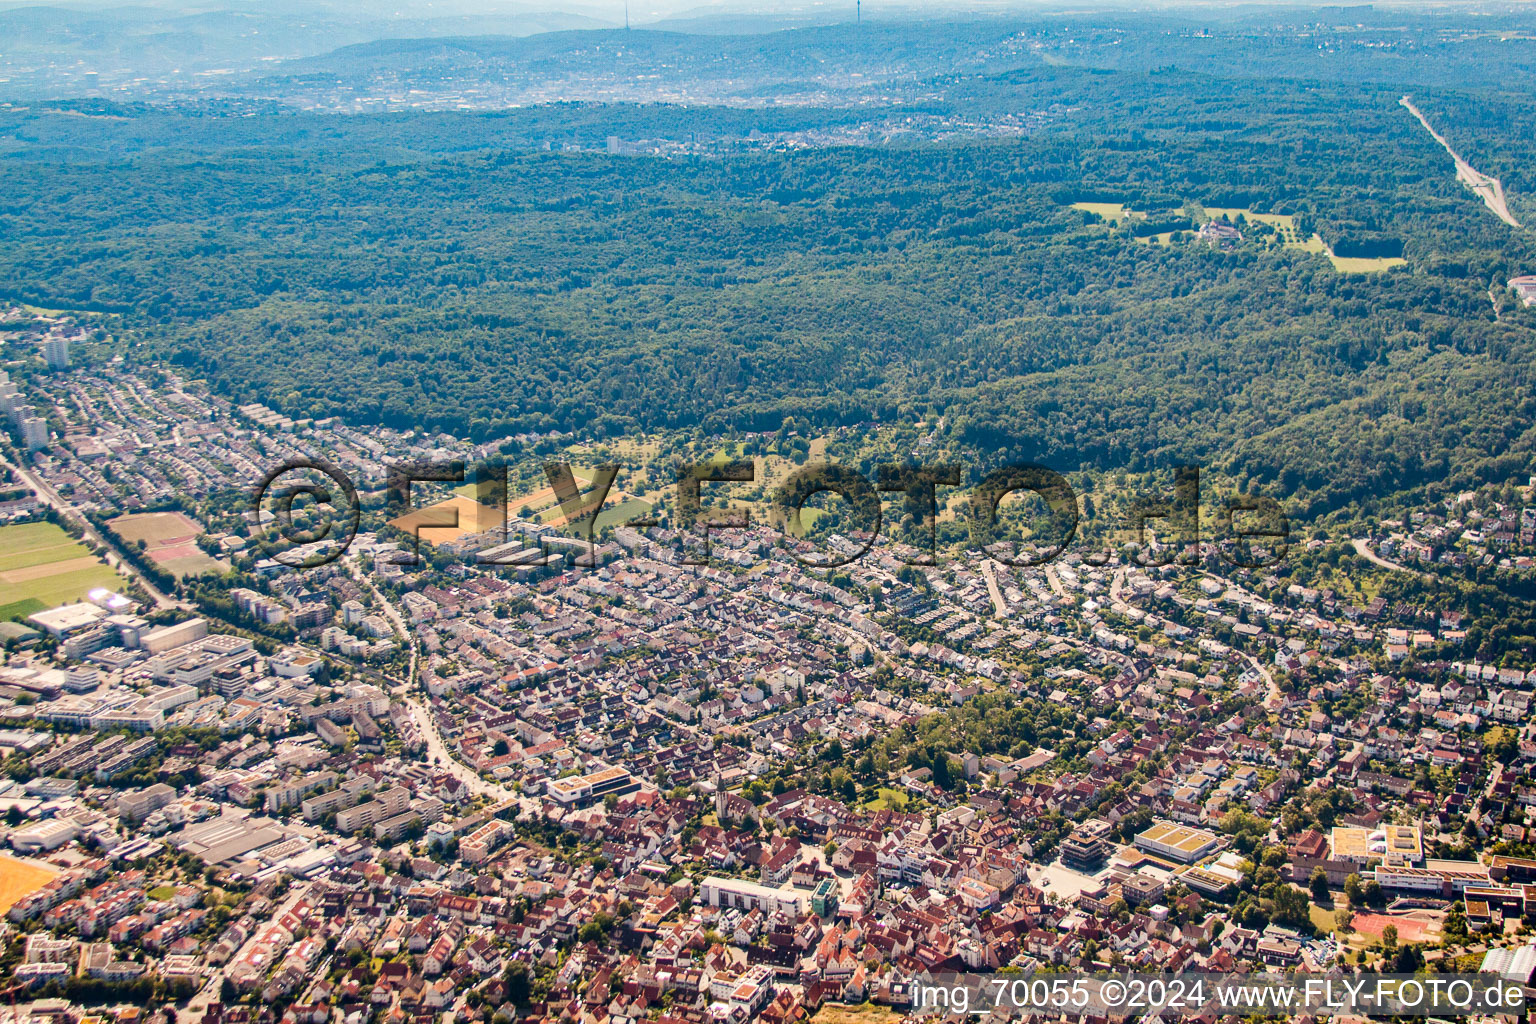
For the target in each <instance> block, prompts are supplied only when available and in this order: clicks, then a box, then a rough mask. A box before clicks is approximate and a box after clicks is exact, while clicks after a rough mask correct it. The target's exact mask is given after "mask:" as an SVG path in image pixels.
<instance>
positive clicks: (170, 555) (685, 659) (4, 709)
mask: <svg viewBox="0 0 1536 1024" xmlns="http://www.w3.org/2000/svg"><path fill="white" fill-rule="evenodd" d="M12 312H13V314H14V315H16V316H17V317H19V318H21V317H20V313H19V311H12ZM21 319H24V320H25V322H26V323H27V324H29V325H30V326H28V327H25V328H21V327H18V328H17V330H16V332H15V333H13V335H12V336H11V337H10V340H9V341H8V344H9V345H10V346H11V348H13V349H16V348H19V347H21V346H30V348H29V349H28V351H30V352H32V353H33V355H34V358H33V359H32V362H31V363H29V364H28V367H27V369H26V372H25V373H24V374H22V375H19V376H18V377H17V378H16V379H11V377H10V376H9V375H7V376H6V377H5V379H4V381H3V382H0V407H3V411H4V412H5V413H6V416H7V427H8V428H9V434H8V438H7V441H6V447H5V463H4V472H5V473H6V475H7V479H6V480H5V482H4V487H5V490H4V493H3V494H0V517H3V519H4V521H5V522H6V523H7V525H5V526H4V527H0V552H3V553H0V566H3V568H0V580H3V581H4V591H3V592H4V595H5V597H4V599H3V600H0V605H4V608H3V609H0V611H3V612H4V614H5V616H6V621H4V622H0V638H3V640H4V642H5V655H4V664H3V667H0V716H3V719H4V721H3V722H0V747H3V748H4V755H5V759H4V762H3V763H4V768H5V774H4V778H3V780H0V794H3V805H4V815H5V821H4V825H3V828H0V841H3V844H4V846H5V847H6V848H8V850H9V853H8V854H7V855H6V857H5V858H4V859H3V860H0V905H3V906H4V908H5V909H4V917H5V923H4V925H3V931H0V952H3V956H0V971H3V977H0V985H4V987H5V990H6V993H7V995H8V996H9V1002H10V1005H11V1009H9V1010H3V1009H0V1015H6V1014H9V1015H10V1016H7V1017H6V1019H13V1018H14V1019H18V1020H19V1019H20V1017H19V1016H17V1015H18V1014H19V1013H20V1012H21V1011H20V1010H18V1009H17V1008H18V1007H22V1006H25V1007H28V1008H29V1009H28V1010H27V1013H28V1014H29V1017H28V1019H31V1020H43V1019H47V1020H51V1021H58V1022H62V1021H88V1020H92V1021H93V1020H97V1019H99V1018H98V1017H97V1016H95V1015H98V1014H100V1013H102V1012H104V1008H109V1009H110V1010H111V1011H112V1013H113V1014H114V1015H115V1019H116V1020H118V1021H124V1020H130V1021H132V1020H155V1021H164V1022H192V1021H204V1022H207V1024H242V1022H250V1024H269V1022H282V1024H328V1022H335V1024H363V1022H367V1021H387V1022H400V1021H407V1020H409V1021H422V1022H424V1021H432V1020H443V1021H477V1020H493V1021H497V1022H511V1021H520V1022H521V1021H526V1022H551V1024H553V1022H557V1021H562V1022H572V1024H634V1022H639V1021H642V1020H648V1021H659V1022H663V1024H727V1022H730V1024H744V1022H746V1021H749V1020H761V1021H765V1022H768V1024H790V1022H794V1021H799V1020H804V1019H809V1018H811V1017H812V1016H815V1015H817V1014H818V1013H822V1012H825V1011H826V1010H827V1008H829V1007H831V1008H842V1009H844V1010H846V1011H847V1012H848V1013H855V1012H856V1013H858V1014H860V1015H869V1016H870V1017H871V1018H872V1019H873V1020H882V1019H886V1018H890V1019H894V1018H895V1017H897V1016H900V1015H903V1014H906V1013H907V1012H909V1011H910V1010H911V1009H912V1006H913V1001H914V986H916V985H918V984H920V983H921V982H922V981H923V980H924V979H928V978H931V977H933V976H935V975H936V974H939V973H942V972H949V971H997V970H1003V969H1011V970H1015V971H1017V972H1021V973H1025V974H1029V973H1034V972H1042V971H1052V970H1058V969H1063V968H1074V969H1083V970H1093V969H1106V970H1107V969H1157V970H1180V969H1210V970H1215V971H1259V970H1265V969H1269V970H1284V969H1288V968H1298V969H1305V970H1315V971H1324V972H1326V971H1329V970H1333V969H1335V968H1339V967H1349V968H1351V969H1354V968H1361V967H1367V968H1371V969H1377V970H1382V971H1397V972H1403V973H1408V972H1413V971H1420V970H1463V971H1479V970H1481V971H1486V972H1492V973H1496V974H1499V975H1500V976H1502V977H1505V978H1507V979H1510V980H1512V981H1515V982H1516V983H1518V984H1522V985H1528V984H1529V983H1530V982H1531V976H1532V973H1533V971H1536V942H1533V938H1532V924H1533V922H1536V782H1533V781H1532V778H1533V774H1536V727H1533V725H1532V722H1533V717H1532V713H1531V703H1532V695H1533V691H1536V668H1529V667H1522V666H1520V665H1518V664H1515V663H1512V662H1509V663H1501V664H1484V663H1481V662H1479V661H1478V660H1477V659H1476V658H1475V657H1474V656H1473V654H1472V653H1471V652H1469V651H1468V650H1467V644H1466V640H1467V632H1466V629H1465V624H1464V623H1463V622H1462V621H1461V618H1460V616H1459V615H1458V614H1456V613H1455V612H1453V611H1450V610H1441V609H1436V608H1426V607H1420V606H1407V605H1404V604H1402V603H1398V604H1393V603H1390V602H1388V601H1387V600H1385V599H1384V598H1381V597H1379V596H1377V597H1375V598H1374V599H1370V600H1366V599H1364V598H1363V597H1361V596H1359V595H1358V594H1356V593H1353V592H1351V593H1347V594H1346V593H1344V592H1341V591H1338V590H1336V589H1333V588H1326V587H1323V588H1319V587H1312V586H1308V585H1306V584H1305V583H1301V582H1295V581H1294V580H1293V579H1292V578H1291V577H1290V576H1281V575H1277V572H1278V570H1271V569H1266V568H1257V569H1250V568H1241V567H1237V566H1232V565H1229V564H1227V563H1223V562H1222V561H1220V560H1219V559H1217V558H1214V557H1211V558H1204V559H1202V560H1200V561H1198V562H1197V563H1196V564H1194V565H1186V564H1179V563H1178V562H1177V561H1172V560H1169V561H1168V562H1167V564H1164V565H1158V564H1156V562H1155V561H1152V562H1148V563H1147V564H1143V563H1142V562H1140V561H1138V560H1137V559H1135V558H1132V557H1123V556H1121V555H1115V556H1113V557H1111V558H1109V559H1107V560H1099V559H1089V558H1084V557H1082V556H1081V555H1078V554H1073V553H1068V554H1066V555H1065V556H1064V557H1062V558H1060V559H1058V560H1056V561H1054V562H1050V563H1047V564H1044V565H1040V566H1035V567H1023V566H1015V565H1008V564H1005V563H1004V562H1002V561H999V560H997V559H995V558H991V557H988V556H987V555H986V554H985V553H983V552H980V551H971V552H967V553H959V554H956V555H955V556H954V557H950V558H946V559H943V560H940V561H939V563H938V564H936V565H924V564H922V562H923V560H922V558H921V555H920V552H919V551H918V550H917V549H916V548H913V547H911V546H910V545H908V544H907V543H905V542H904V541H902V540H899V539H896V538H894V537H882V538H880V539H878V540H876V541H875V542H874V543H873V545H872V546H871V547H870V549H869V550H868V552H867V553H866V554H864V556H863V557H860V558H857V559H852V560H849V561H847V562H846V564H844V565H843V566H841V567H840V568H839V569H837V570H836V571H834V572H830V573H829V572H827V571H825V570H816V569H813V568H807V567H806V565H805V564H804V561H803V560H801V559H798V558H797V557H795V555H796V547H795V545H794V544H790V545H788V546H787V547H786V545H785V544H784V538H783V536H782V534H781V532H780V531H779V530H777V529H774V528H772V527H770V526H769V525H766V524H760V523H754V524H749V525H746V526H744V527H742V528H735V529H729V528H727V529H718V530H716V531H714V532H713V533H712V534H711V537H710V544H711V548H710V554H709V558H708V561H707V562H706V561H704V560H702V559H697V558H693V557H691V552H690V548H689V546H688V545H685V544H684V543H683V541H684V538H682V537H681V536H680V535H679V533H678V532H677V531H675V530H673V529H670V528H668V527H667V526H666V525H665V524H662V525H645V524H644V523H641V524H638V525H636V524H634V523H632V522H629V521H625V522H613V521H610V522H609V523H607V524H605V525H604V527H603V528H602V529H601V530H599V531H598V533H597V535H596V536H594V537H592V539H591V540H590V542H589V541H588V540H587V539H586V537H585V536H583V535H582V533H581V531H580V530H575V531H573V530H571V529H570V526H571V522H570V521H569V520H568V519H562V518H561V517H560V516H558V515H555V516H552V517H548V518H542V519H541V518H540V517H538V516H535V515H533V514H531V513H530V512H529V511H528V508H527V507H526V506H525V507H523V508H522V509H521V510H520V511H519V517H520V519H521V520H522V526H523V527H524V528H525V529H524V530H523V535H522V537H521V539H509V534H508V531H507V530H506V529H505V527H504V524H503V523H494V524H487V523H485V522H482V521H479V520H478V519H476V518H475V517H474V516H473V515H471V514H469V513H472V511H473V503H472V502H469V501H468V500H467V499H465V498H463V497H462V495H461V496H457V497H453V496H446V497H442V498H441V500H440V501H438V502H436V503H435V504H438V505H442V506H444V507H453V508H456V509H457V510H458V511H459V512H460V513H461V514H460V515H459V516H458V517H457V521H458V525H457V526H456V527H452V528H449V527H435V528H434V527H429V526H424V525H422V522H421V521H418V522H417V523H416V524H415V529H411V528H410V525H411V524H403V523H402V522H401V520H400V519H398V518H396V519H386V518H385V517H384V516H383V515H381V514H379V513H378V511H377V506H378V503H377V502H375V503H374V505H372V506H370V507H369V511H368V514H367V515H366V516H365V517H364V518H363V521H362V525H361V528H360V529H359V530H358V532H357V534H356V536H355V538H352V539H351V542H350V543H349V544H347V545H346V546H345V550H342V551H339V552H337V551H335V550H332V551H330V552H329V554H330V556H331V557H329V558H326V559H320V560H317V564H313V565H309V564H308V563H307V561H305V560H296V559H294V558H291V557H285V556H286V555H291V554H293V553H295V552H298V551H302V550H306V548H305V547H304V545H300V546H298V547H294V546H288V547H287V548H286V549H284V548H282V546H279V547H278V548H273V547H272V546H270V545H265V544H264V543H263V541H262V537H263V535H264V533H266V532H268V531H269V530H270V529H271V528H272V526H273V524H272V519H273V516H272V515H271V514H270V513H265V512H263V513H253V511H252V510H251V508H250V507H249V504H248V496H249V493H250V490H251V487H252V485H253V484H254V482H255V481H257V480H259V479H261V477H262V475H263V474H264V473H266V472H268V471H269V470H270V469H271V467H274V466H277V465H280V464H284V463H286V462H291V461H292V460H298V459H304V458H316V457H322V458H324V459H326V460H328V461H329V462H330V463H332V464H334V465H336V466H339V467H342V468H343V469H344V470H345V471H346V472H347V473H348V474H349V475H350V477H351V478H352V479H355V480H356V481H357V483H358V488H359V490H361V491H362V492H364V493H365V494H377V493H378V492H380V491H381V490H382V489H383V487H384V484H385V480H386V478H387V475H388V473H387V467H388V466H389V465H390V464H393V463H404V462H409V461H412V460H418V461H419V460H423V459H437V460H443V459H462V460H468V461H473V460H476V459H480V458H484V457H486V456H488V455H490V454H494V446H492V445H483V444H482V445H477V444H474V443H471V442H469V441H467V440H463V439H457V438H452V437H447V436H443V435H431V434H425V433H420V432H404V433H401V432H395V431H389V430H374V431H360V430H356V429H352V428H349V427H346V426H345V425H342V424H340V423H337V422H331V421H305V420H294V419H291V418H288V417H285V416H283V415H281V414H279V413H277V412H275V411H273V410H272V409H270V408H268V407H266V406H264V405H260V404H247V405H236V404H234V403H232V402H230V401H228V400H226V399H223V398H220V397H218V396H216V395H214V394H212V393H210V391H209V390H208V389H207V388H206V387H205V386H203V385H202V384H200V383H199V382H197V381H193V380H189V379H185V378H184V377H182V376H181V375H179V374H178V373H177V372H176V371H175V369H174V368H171V367H164V368H149V369H145V368H139V367H134V366H132V365H129V364H126V363H124V362H122V361H121V360H119V362H117V363H115V364H113V365H112V366H111V367H110V369H106V368H103V367H101V366H89V365H86V366H74V365H72V358H71V346H76V349H77V350H78V346H80V345H85V344H92V343H96V344H99V343H100V341H101V340H100V339H99V338H98V339H96V340H95V342H92V341H91V339H90V338H89V335H88V332H87V331H86V329H85V328H82V327H79V326H77V325H75V324H74V323H73V322H71V321H69V320H68V319H60V318H52V319H51V318H47V317H40V318H39V317H24V318H21ZM33 364H35V365H33ZM526 440H527V441H528V443H529V445H530V447H532V446H535V443H536V439H531V438H530V439H526ZM530 489H534V490H536V489H537V486H535V487H533V488H530ZM422 493H424V494H425V493H427V492H426V491H425V490H423V492H422ZM444 493H445V494H446V491H445V492H444ZM425 500H426V501H427V502H431V500H432V499H431V496H430V495H429V496H428V497H427V498H426V499H425ZM421 501H422V499H419V498H418V499H417V502H418V504H420V503H421ZM543 501H544V502H545V503H546V504H547V505H553V499H551V498H550V497H549V496H548V495H546V496H545V497H544V499H543ZM455 503H457V504H455ZM512 507H513V508H518V502H516V501H514V502H513V506H512ZM553 507H555V508H556V510H558V506H553ZM1533 514H1536V509H1533V508H1532V507H1531V503H1530V499H1529V493H1528V492H1527V493H1513V494H1502V495H1499V494H1496V495H1493V496H1483V495H1468V496H1466V498H1465V500H1463V501H1461V502H1459V503H1458V504H1457V505H1456V507H1454V508H1449V509H1444V508H1442V509H1437V510H1427V511H1426V513H1425V514H1424V515H1423V516H1420V517H1416V519H1415V521H1413V522H1409V523H1404V522H1396V521H1394V522H1384V523H1382V524H1381V528H1380V531H1379V535H1378V536H1373V537H1370V538H1362V539H1361V541H1360V544H1361V545H1362V546H1363V547H1364V548H1365V551H1367V552H1369V553H1370V555H1371V556H1373V557H1374V558H1376V559H1378V560H1381V561H1382V562H1383V563H1384V564H1383V565H1381V566H1378V567H1377V568H1378V569H1380V571H1382V572H1401V571H1413V572H1427V571H1430V568H1429V566H1431V565H1432V564H1433V565H1443V564H1446V563H1448V562H1453V561H1454V559H1456V558H1464V559H1471V560H1479V559H1493V560H1495V561H1498V560H1500V559H1502V560H1503V561H1502V562H1501V563H1500V564H1503V565H1505V568H1506V569H1514V568H1518V567H1519V566H1515V565H1513V564H1509V559H1511V558H1516V559H1518V558H1522V557H1524V558H1526V561H1528V557H1527V556H1522V555H1520V554H1519V549H1520V548H1522V547H1525V548H1529V546H1530V545H1531V532H1532V529H1533V527H1532V523H1533V520H1532V516H1533ZM589 522H590V517H589ZM433 529H437V530H439V531H440V532H438V533H433V532H432V531H433ZM434 537H435V538H437V539H435V540H434V539H433V538H434ZM866 539H867V538H860V537H857V536H853V537H845V536H833V537H832V538H830V540H829V542H828V543H829V544H830V546H831V547H832V548H833V549H834V550H841V549H847V550H857V549H858V548H859V546H860V545H861V544H862V543H863V541H864V540H866ZM418 545H419V547H420V552H419V554H418V553H416V552H413V550H412V549H413V548H415V547H417V546H418ZM326 546H327V542H314V543H310V544H309V545H308V548H309V549H316V550H321V549H325V548H326ZM1155 546H1156V545H1155V544H1154V547H1155ZM1400 560H1401V561H1412V562H1413V563H1414V565H1413V566H1412V567H1404V566H1403V565H1399V564H1398V562H1399V561H1400ZM1420 563H1423V564H1422V565H1421V564H1420ZM1394 566H1395V568H1393V567H1394ZM838 1019H842V1018H838ZM847 1019H849V1020H852V1019H854V1018H852V1017H849V1018H847Z"/></svg>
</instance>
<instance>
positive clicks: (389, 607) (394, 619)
mask: <svg viewBox="0 0 1536 1024" xmlns="http://www.w3.org/2000/svg"><path fill="white" fill-rule="evenodd" d="M341 560H342V563H343V564H344V565H346V567H347V572H349V573H351V574H352V578H353V579H355V580H357V582H358V583H359V584H361V585H362V586H364V587H366V588H367V589H368V592H369V593H371V594H372V595H373V596H374V599H375V600H377V601H378V602H379V607H381V608H383V609H384V617H385V618H386V619H388V620H389V624H390V625H392V626H394V627H395V632H396V633H397V634H399V636H400V642H401V643H403V644H405V645H406V647H407V648H408V649H409V650H410V652H411V661H410V664H409V665H408V666H407V667H406V670H405V680H404V681H403V682H402V683H401V686H402V687H406V688H408V687H410V686H411V685H412V684H414V683H415V682H416V656H417V654H418V652H419V648H418V647H417V646H416V634H415V633H413V632H411V627H410V624H409V623H408V622H406V621H405V616H404V615H401V614H400V609H398V608H396V607H395V603H394V602H393V601H391V600H390V599H389V598H387V597H385V596H384V592H383V591H381V590H380V589H379V588H378V587H376V586H374V585H373V580H371V579H369V578H368V574H367V573H365V572H363V571H362V569H361V568H360V567H359V566H358V564H357V556H356V555H352V554H349V555H344V556H343V557H342V559H341ZM380 674H381V675H382V673H380Z"/></svg>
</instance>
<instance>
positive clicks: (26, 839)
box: [11, 818, 80, 853]
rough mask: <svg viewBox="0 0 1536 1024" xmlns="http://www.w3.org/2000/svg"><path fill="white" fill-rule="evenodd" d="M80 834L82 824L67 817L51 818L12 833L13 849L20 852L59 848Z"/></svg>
mask: <svg viewBox="0 0 1536 1024" xmlns="http://www.w3.org/2000/svg"><path fill="white" fill-rule="evenodd" d="M79 834H80V826H79V825H76V824H75V823H74V822H73V821H70V820H69V819H67V818H50V819H48V820H47V821H39V822H37V823H36V824H35V825H28V826H26V827H25V828H19V829H17V830H16V831H14V832H12V833H11V849H13V850H15V851H17V852H18V853H37V852H39V851H49V850H57V849H58V848H59V847H61V846H63V845H64V844H65V843H67V842H69V841H70V840H71V839H74V838H75V837H76V836H78V835H79Z"/></svg>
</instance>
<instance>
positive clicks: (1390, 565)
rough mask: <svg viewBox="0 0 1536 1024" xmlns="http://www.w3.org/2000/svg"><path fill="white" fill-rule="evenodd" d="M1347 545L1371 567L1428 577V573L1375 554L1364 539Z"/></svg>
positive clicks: (1359, 538)
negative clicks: (1375, 566) (1377, 566)
mask: <svg viewBox="0 0 1536 1024" xmlns="http://www.w3.org/2000/svg"><path fill="white" fill-rule="evenodd" d="M1349 543H1350V545H1351V546H1352V547H1353V548H1354V549H1355V554H1357V555H1359V556H1360V557H1361V558H1363V559H1365V560H1366V561H1367V562H1370V563H1371V564H1372V565H1379V566H1381V567H1382V568H1383V569H1395V570H1397V571H1398V572H1406V573H1409V574H1410V575H1413V576H1424V577H1428V576H1429V573H1427V572H1424V571H1423V570H1422V569H1413V568H1410V567H1409V566H1406V565H1403V564H1402V563H1401V562H1391V561H1388V560H1387V559H1385V558H1382V557H1381V556H1380V555H1378V554H1377V553H1376V552H1374V551H1372V550H1371V545H1370V543H1369V542H1368V540H1367V538H1365V537H1356V538H1355V539H1354V540H1352V541H1350V542H1349Z"/></svg>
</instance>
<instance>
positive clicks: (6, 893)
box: [0, 857, 56, 914]
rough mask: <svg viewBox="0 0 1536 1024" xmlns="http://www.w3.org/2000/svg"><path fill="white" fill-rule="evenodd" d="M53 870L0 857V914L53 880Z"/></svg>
mask: <svg viewBox="0 0 1536 1024" xmlns="http://www.w3.org/2000/svg"><path fill="white" fill-rule="evenodd" d="M55 874H56V873H55V872H53V871H49V870H48V869H47V868H40V867H38V866H37V865H35V864H28V863H26V862H25V861H19V860H14V859H12V858H10V857H0V914H4V913H5V912H6V911H8V910H10V909H11V907H12V906H14V905H15V903H16V901H17V900H19V899H21V898H22V897H23V896H25V895H26V894H27V893H29V892H35V891H36V890H38V889H41V888H42V887H43V886H44V885H45V884H46V883H48V882H50V881H52V880H53V878H54V877H55Z"/></svg>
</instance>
